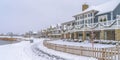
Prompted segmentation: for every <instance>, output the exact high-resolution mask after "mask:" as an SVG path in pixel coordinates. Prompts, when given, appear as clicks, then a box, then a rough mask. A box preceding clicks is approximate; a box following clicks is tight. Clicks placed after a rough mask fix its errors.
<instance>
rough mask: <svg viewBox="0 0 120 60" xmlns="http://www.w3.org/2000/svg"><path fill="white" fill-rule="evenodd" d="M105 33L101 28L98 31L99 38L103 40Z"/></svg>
mask: <svg viewBox="0 0 120 60" xmlns="http://www.w3.org/2000/svg"><path fill="white" fill-rule="evenodd" d="M104 37H105V34H104V30H101V32H100V39H101V40H104Z"/></svg>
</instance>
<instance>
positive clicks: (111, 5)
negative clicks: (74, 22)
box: [80, 0, 120, 15]
mask: <svg viewBox="0 0 120 60" xmlns="http://www.w3.org/2000/svg"><path fill="white" fill-rule="evenodd" d="M119 4H120V0H111V1H109V2H107V3H103V4H101V5H97V6H91V7H89V8H88V9H86V10H85V11H82V12H81V13H80V14H83V13H85V12H88V11H91V10H95V11H98V14H97V15H99V14H103V13H107V12H110V11H113V10H114V9H115V8H116V7H117V6H118V5H119Z"/></svg>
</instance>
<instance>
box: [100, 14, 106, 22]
mask: <svg viewBox="0 0 120 60" xmlns="http://www.w3.org/2000/svg"><path fill="white" fill-rule="evenodd" d="M98 21H99V22H105V21H107V15H102V16H99V17H98Z"/></svg>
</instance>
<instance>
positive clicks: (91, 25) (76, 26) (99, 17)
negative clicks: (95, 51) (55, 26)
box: [62, 0, 120, 41]
mask: <svg viewBox="0 0 120 60" xmlns="http://www.w3.org/2000/svg"><path fill="white" fill-rule="evenodd" d="M109 6H110V7H109ZM73 17H74V18H75V20H72V21H69V22H65V23H62V28H63V29H62V38H64V39H81V40H83V41H84V40H89V39H91V38H92V35H91V33H92V32H93V33H94V39H97V40H120V0H112V1H110V2H107V3H104V4H101V5H98V6H90V7H89V6H88V5H87V4H84V5H83V8H82V12H81V13H79V14H76V15H74V16H73Z"/></svg>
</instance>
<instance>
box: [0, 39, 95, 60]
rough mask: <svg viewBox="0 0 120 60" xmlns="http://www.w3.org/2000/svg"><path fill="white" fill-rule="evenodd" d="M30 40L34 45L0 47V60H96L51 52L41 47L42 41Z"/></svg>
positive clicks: (20, 44)
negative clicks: (59, 59) (58, 59)
mask: <svg viewBox="0 0 120 60" xmlns="http://www.w3.org/2000/svg"><path fill="white" fill-rule="evenodd" d="M32 39H33V40H34V43H30V42H29V41H22V42H19V43H15V44H8V45H1V46H0V60H57V59H56V58H55V57H57V58H64V59H66V60H96V59H94V58H90V57H84V56H77V55H72V54H68V53H63V52H58V51H55V50H51V49H48V48H46V47H44V46H43V40H44V39H34V38H32ZM34 48H38V49H39V50H41V51H37V50H34ZM33 50H34V51H33ZM36 52H37V53H36ZM43 52H45V53H43ZM46 54H49V55H52V56H55V57H54V58H51V57H49V56H46ZM61 60H62V59H61Z"/></svg>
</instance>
